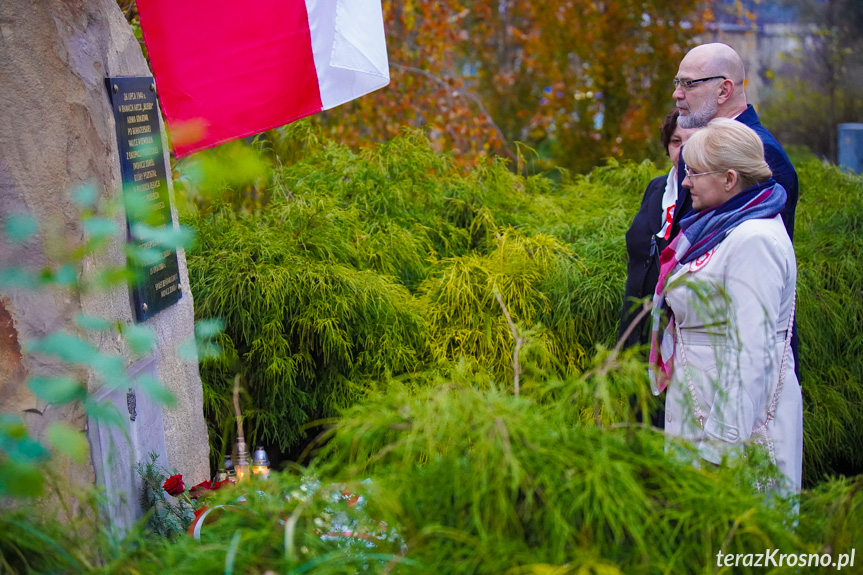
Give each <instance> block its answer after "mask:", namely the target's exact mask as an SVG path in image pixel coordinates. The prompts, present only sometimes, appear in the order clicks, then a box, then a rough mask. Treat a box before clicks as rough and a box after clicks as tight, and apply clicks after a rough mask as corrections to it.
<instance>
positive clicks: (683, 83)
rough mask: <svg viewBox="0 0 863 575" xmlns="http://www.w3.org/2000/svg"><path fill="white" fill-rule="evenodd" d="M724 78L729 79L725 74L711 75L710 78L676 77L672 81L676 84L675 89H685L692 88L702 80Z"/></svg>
mask: <svg viewBox="0 0 863 575" xmlns="http://www.w3.org/2000/svg"><path fill="white" fill-rule="evenodd" d="M720 78H722V79H723V80H727V79H728V78H726V77H725V76H710V77H709V78H698V79H697V80H681V79H680V78H675V79H674V80H672V81H671V84H672V85H673V86H674V89H675V90H676V89H677V88H681V89H683V90H690V89H692V87H693V86H694V85H696V84H700V83H702V82H707V81H708V80H718V79H720Z"/></svg>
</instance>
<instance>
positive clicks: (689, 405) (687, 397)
mask: <svg viewBox="0 0 863 575" xmlns="http://www.w3.org/2000/svg"><path fill="white" fill-rule="evenodd" d="M683 159H684V161H685V162H686V166H687V167H686V177H685V179H684V180H683V186H684V187H686V188H689V191H690V194H691V196H692V207H693V209H692V211H691V212H689V213H688V214H687V215H685V216H684V218H683V219H682V220H681V233H680V234H679V235H678V236H677V237H676V238H675V239H674V240H673V241H672V242H671V244H670V245H669V246H668V248H666V249H665V250H664V251H663V253H662V256H661V258H660V276H659V283H658V286H657V293H656V295H655V297H654V310H653V337H652V341H651V354H650V355H651V364H652V365H653V367H654V369H653V370H652V373H651V375H652V379H653V382H654V392H655V393H659V392H660V391H661V390H663V389H665V387H666V386H667V388H668V393H667V397H666V402H665V409H666V421H665V431H666V433H668V434H670V435H675V436H682V437H684V438H687V439H689V440H690V441H692V442H694V443H695V444H696V445H697V446H698V449H699V453H700V455H701V456H702V457H703V458H704V459H706V460H707V461H711V462H713V463H719V462H720V461H721V460H722V457H723V455H725V454H727V453H729V452H730V451H731V450H733V449H735V448H737V447H739V446H740V444H742V443H743V442H746V441H752V442H754V443H758V444H762V445H763V446H764V447H765V448H766V449H767V452H768V453H769V454H770V457H771V459H772V460H773V462H774V463H775V464H776V465H777V466H778V467H779V469H780V470H781V471H782V473H783V474H784V476H785V478H786V480H787V481H786V485H784V486H783V487H784V488H786V489H791V490H794V491H799V489H800V483H801V475H802V469H801V468H802V457H803V401H802V396H801V392H800V386H799V384H798V382H797V378H796V376H795V374H794V358H793V355H792V353H791V349H790V345H789V344H790V337H791V328H792V325H793V318H794V305H795V287H796V282H797V264H796V260H795V257H794V249H793V247H792V245H791V241H790V240H789V238H788V234H787V232H786V231H785V227H784V225H783V223H782V218H781V215H780V212H781V210H782V208H783V207H784V205H785V201H786V193H785V189H784V188H783V187H782V186H781V185H779V184H778V183H776V181H775V180H773V179H772V177H771V176H772V174H771V172H770V168H769V167H768V166H767V163H766V162H765V161H764V151H763V147H762V143H761V140H760V139H759V138H758V135H757V134H756V133H755V132H754V131H753V130H752V129H751V128H749V127H747V126H745V125H743V124H741V123H740V122H736V121H734V120H730V119H726V118H719V119H715V120H713V121H711V122H710V123H709V124H708V125H707V127H705V128H704V129H702V130H700V131H698V132H697V133H696V134H694V135H693V136H692V137H691V138H690V139H689V142H687V144H686V147H684V149H683ZM661 320H662V321H665V322H666V323H665V324H664V325H663V323H662V321H661ZM660 327H662V328H663V329H662V331H660Z"/></svg>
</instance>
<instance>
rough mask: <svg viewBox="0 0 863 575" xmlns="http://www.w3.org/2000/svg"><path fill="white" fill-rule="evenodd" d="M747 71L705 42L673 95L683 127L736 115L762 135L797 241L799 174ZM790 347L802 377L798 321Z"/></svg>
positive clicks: (683, 195)
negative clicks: (749, 97)
mask: <svg viewBox="0 0 863 575" xmlns="http://www.w3.org/2000/svg"><path fill="white" fill-rule="evenodd" d="M745 79H746V71H745V70H744V68H743V60H741V59H740V55H739V54H737V52H735V51H734V48H732V47H731V46H728V45H726V44H720V43H718V42H717V43H713V44H702V45H700V46H696V47H695V48H693V49H692V50H690V51H689V52H688V53H687V54H686V56H684V57H683V60H681V61H680V67H679V68H678V70H677V76H676V77H675V78H674V94H673V96H674V99H675V100H676V101H677V108H678V109H679V110H680V116H679V117H678V119H677V124H678V125H679V126H680V127H681V128H703V127H704V126H706V125H707V123H708V122H710V120H712V119H713V118H733V119H736V120H737V121H738V122H742V123H743V124H746V125H747V126H749V127H750V128H752V129H753V130H755V133H756V134H758V137H759V138H761V142H762V143H763V144H764V159H765V160H766V161H767V165H769V166H770V170H771V171H772V172H773V178H774V179H775V180H776V181H777V182H779V183H780V184H781V185H782V187H783V188H785V191H786V192H787V194H788V198H787V199H786V200H785V208H783V210H782V212H781V214H782V222H783V223H784V224H785V231H786V232H788V237H789V238H790V239H791V240H792V241H794V212H795V210H796V209H797V192H798V189H797V172H796V171H795V170H794V166H792V165H791V160H789V159H788V154H786V153H785V150H783V149H782V146H781V145H780V144H779V142H778V141H776V138H774V137H773V134H771V133H770V132H769V131H768V130H767V128H765V127H764V126H762V125H761V120H759V119H758V114H756V113H755V108H753V107H752V105H750V104H747V103H746V92H744V89H743V82H744V80H745ZM683 168H684V163H683V154H680V165H679V166H678V170H677V177H678V180H677V184H678V185H677V190H678V192H677V204H676V208H675V212H674V218H673V220H672V227H671V237H672V238H673V237H674V236H676V235H677V234H678V233H679V232H680V218H682V217H683V215H684V214H686V213H687V212H689V210H690V209H692V198H691V197H690V195H689V189H688V188H684V187H683V179H684V175H685V172H684V169H683ZM792 333H793V336H792V338H791V350H792V351H793V353H794V372H795V373H796V374H797V381H801V379H800V351H799V350H800V340H799V338H798V336H797V323H796V322H795V323H794V329H793V330H792Z"/></svg>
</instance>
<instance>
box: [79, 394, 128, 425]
mask: <svg viewBox="0 0 863 575" xmlns="http://www.w3.org/2000/svg"><path fill="white" fill-rule="evenodd" d="M84 410H85V411H86V413H87V417H89V418H90V419H92V420H93V421H97V422H99V423H102V424H107V425H112V426H115V427H117V428H119V429H122V430H124V431H125V429H126V421H127V420H126V417H124V416H123V414H122V413H120V410H119V409H117V406H115V405H114V404H113V403H108V402H105V401H96V400H94V399H88V400H87V401H85V402H84Z"/></svg>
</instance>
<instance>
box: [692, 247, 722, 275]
mask: <svg viewBox="0 0 863 575" xmlns="http://www.w3.org/2000/svg"><path fill="white" fill-rule="evenodd" d="M714 251H716V248H715V247H713V248H711V250H710V251H709V252H707V253H706V254H702V255H700V256H698V257H697V258H695V259H694V260H692V261H691V262H689V271H690V272H697V271H698V270H700V269H701V268H703V267H704V266H706V265H707V262H709V261H710V258H711V257H712V256H713V252H714Z"/></svg>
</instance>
